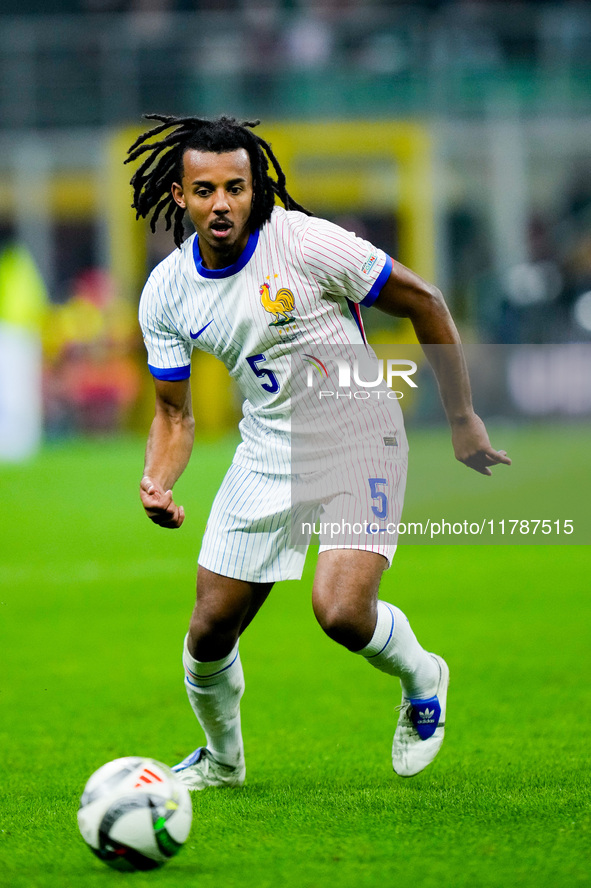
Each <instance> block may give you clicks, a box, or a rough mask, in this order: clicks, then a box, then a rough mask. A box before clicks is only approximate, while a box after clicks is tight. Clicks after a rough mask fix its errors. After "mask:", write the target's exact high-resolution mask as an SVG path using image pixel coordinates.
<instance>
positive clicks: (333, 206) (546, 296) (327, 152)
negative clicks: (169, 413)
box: [0, 0, 591, 461]
mask: <svg viewBox="0 0 591 888" xmlns="http://www.w3.org/2000/svg"><path fill="white" fill-rule="evenodd" d="M0 26H1V32H2V40H1V41H0V460H4V461H12V460H19V459H23V458H26V457H27V456H28V455H30V454H31V453H33V452H34V451H35V450H36V449H37V448H38V446H39V443H40V441H41V440H42V439H43V440H47V439H53V438H59V437H63V436H71V435H75V434H78V433H88V432H96V431H98V432H101V433H104V432H114V433H115V432H118V431H121V430H129V429H138V428H141V429H145V428H146V427H147V424H148V422H149V419H150V413H151V403H152V394H151V383H150V380H149V378H148V374H147V372H146V370H145V359H144V352H143V346H142V344H141V341H140V337H139V331H138V329H137V324H136V311H137V302H138V298H139V293H140V291H141V287H142V284H143V282H144V280H145V277H146V275H147V273H148V272H149V270H150V268H151V267H152V266H153V265H154V264H155V263H156V262H157V261H159V260H160V259H161V258H162V257H163V256H164V255H166V254H167V253H168V252H169V251H170V250H171V249H172V248H173V243H172V238H171V236H170V234H169V233H165V232H163V231H162V232H159V233H158V234H157V236H155V237H154V236H151V235H149V234H148V233H147V230H146V227H145V226H144V225H143V224H141V225H140V224H138V223H136V222H135V220H134V216H133V212H132V211H131V209H130V207H129V204H130V191H129V187H128V184H127V182H128V179H129V175H130V171H129V168H128V167H125V168H124V167H123V165H122V162H123V159H124V156H125V150H126V148H127V146H128V145H129V143H130V142H131V140H132V138H133V136H134V133H135V132H137V131H138V128H139V127H141V126H142V121H141V115H142V113H144V112H149V111H159V112H163V113H175V114H183V113H193V114H201V115H206V116H208V115H209V116H211V115H216V114H220V113H229V114H234V115H236V116H239V117H242V116H243V117H247V118H253V117H260V118H261V119H262V121H263V125H262V126H261V133H262V134H263V135H264V136H266V137H267V138H270V139H271V141H272V143H273V145H274V147H275V148H276V151H277V153H278V156H279V157H280V159H281V161H282V163H284V165H285V168H286V172H287V175H288V182H289V183H290V185H291V190H292V193H294V194H295V196H296V197H297V198H298V200H300V201H302V202H303V203H304V204H307V205H308V206H310V207H311V208H312V209H313V210H314V211H315V212H317V213H318V214H321V215H325V216H328V217H329V218H332V219H334V220H335V221H337V222H339V223H341V224H343V225H344V226H345V227H349V228H352V229H354V230H356V231H357V232H358V233H359V234H361V235H365V236H367V237H369V238H370V239H371V240H373V241H375V242H376V243H377V244H379V245H380V246H383V247H384V248H385V249H387V250H390V251H391V252H392V253H393V255H395V256H397V257H398V258H399V259H400V260H401V261H402V262H405V263H406V264H408V265H411V266H412V267H413V268H415V269H416V270H417V271H419V272H420V273H422V274H423V275H424V276H425V277H427V278H429V279H431V280H433V281H434V282H436V283H437V284H438V285H439V286H440V287H441V288H442V290H443V291H444V293H445V294H446V297H447V299H448V301H449V303H450V304H451V307H452V309H453V311H454V314H455V316H456V318H457V320H458V322H459V326H460V327H461V330H462V334H463V337H464V339H465V340H466V341H468V342H472V343H477V342H481V343H499V344H503V345H517V344H521V345H523V346H527V347H533V346H534V345H537V346H539V347H541V349H542V350H541V351H540V348H538V350H537V351H536V353H535V356H534V357H532V356H531V355H532V353H531V351H530V352H526V353H525V356H524V352H523V350H522V351H521V352H520V353H519V355H520V356H519V360H520V361H521V364H519V367H520V368H521V369H523V367H526V371H527V372H525V375H524V374H523V373H517V374H516V373H513V375H511V372H510V369H509V368H507V370H506V372H505V373H504V377H505V380H504V386H505V390H506V391H504V392H503V395H502V397H501V398H500V399H499V397H496V399H495V398H493V403H495V404H496V409H499V407H498V405H499V400H500V402H501V403H502V405H503V408H502V412H503V411H505V412H507V413H508V414H523V415H526V416H529V417H530V418H531V416H532V415H540V416H544V415H545V414H548V413H554V414H558V415H561V414H562V415H563V416H564V417H566V416H569V417H570V418H572V417H573V416H574V417H575V418H576V417H588V415H589V413H590V412H591V395H590V394H589V392H588V388H589V386H585V385H584V384H583V388H580V390H579V393H578V396H577V397H574V398H573V397H572V380H573V371H574V377H577V376H578V377H579V378H580V379H585V378H589V376H590V372H589V371H590V370H591V358H590V348H591V345H589V343H591V89H590V84H591V53H590V51H589V46H590V45H591V5H590V4H588V3H585V2H576V0H573V2H565V3H553V2H519V3H509V2H502V0H497V2H469V0H464V2H445V0H429V2H427V0H425V2H414V3H412V4H411V3H398V2H392V0H390V2H386V0H323V2H320V0H310V2H307V0H218V2H215V3H212V2H209V3H208V2H190V0H132V2H129V0H43V2H41V0H25V2H24V3H18V2H17V0H4V3H3V4H2V8H1V13H0ZM381 323H382V321H381V319H380V317H379V315H378V313H374V314H373V315H371V314H369V315H366V324H367V326H368V328H369V331H370V334H371V335H372V337H373V338H374V340H375V341H390V340H391V339H392V338H393V337H394V339H396V338H397V339H400V340H404V339H405V337H406V334H407V331H406V330H405V328H404V327H401V328H400V329H399V330H397V331H394V334H393V333H392V328H391V326H390V328H389V332H385V331H382V330H381V328H380V324H381ZM569 343H579V344H580V347H579V349H578V351H576V353H574V354H575V357H574V358H572V359H569V361H570V363H569V362H567V363H568V368H567V370H566V371H564V372H563V373H562V377H561V371H560V369H559V370H558V371H557V370H556V368H557V367H559V368H560V367H561V366H564V360H563V357H564V355H565V351H564V345H566V344H569ZM585 344H587V346H585ZM559 345H560V346H562V347H563V350H562V351H556V347H557V346H559ZM507 353H508V354H514V350H509V352H507ZM570 353H571V354H572V350H571V352H570ZM2 354H3V355H4V357H3V358H2ZM528 354H529V356H530V357H529V358H528V357H527V355H528ZM195 360H196V361H199V362H200V366H199V373H198V374H197V375H198V378H199V379H200V380H201V381H203V380H207V384H201V385H199V387H198V390H196V391H195V397H196V401H197V404H196V413H197V416H198V432H208V433H211V432H213V433H217V432H223V431H225V430H227V429H230V428H234V427H235V423H236V419H237V416H238V415H239V399H238V398H237V396H236V393H235V392H234V391H233V389H232V388H231V384H230V382H229V381H228V380H227V378H226V374H225V371H224V368H223V367H222V366H221V365H220V366H219V367H218V366H217V364H215V365H214V364H210V363H209V361H208V360H207V359H206V358H205V357H203V356H201V355H197V356H196V359H195ZM505 363H507V362H505ZM528 367H529V368H530V369H529V370H527V368H528ZM532 368H533V369H532ZM528 373H529V376H528ZM195 375H196V374H194V376H195ZM517 376H519V377H520V379H521V382H520V383H519V384H518V387H517V389H515V386H513V384H512V383H511V378H515V377H517ZM534 377H535V378H534ZM524 379H525V382H524V381H523V380H524ZM507 380H508V381H507ZM528 380H529V381H528ZM520 386H521V388H520ZM524 386H525V387H524ZM540 387H541V388H542V389H543V392H542V394H541V395H540V392H539V389H540ZM549 387H550V388H552V392H551V393H550V395H549V396H548V397H546V394H544V393H547V392H548V389H549ZM205 391H207V392H209V395H208V396H207V400H204V398H205V397H206V396H205V395H204V392H205ZM569 391H570V392H571V394H570V395H569ZM506 392H508V394H507V393H506ZM536 392H537V394H538V397H537V400H536V398H535V397H532V393H533V395H535V394H536ZM532 404H534V407H532ZM535 405H537V406H535Z"/></svg>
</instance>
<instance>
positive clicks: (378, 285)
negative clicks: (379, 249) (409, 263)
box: [361, 256, 394, 308]
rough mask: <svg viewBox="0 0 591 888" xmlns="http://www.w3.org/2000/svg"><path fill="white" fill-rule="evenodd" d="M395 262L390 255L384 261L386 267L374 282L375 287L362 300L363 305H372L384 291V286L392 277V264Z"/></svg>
mask: <svg viewBox="0 0 591 888" xmlns="http://www.w3.org/2000/svg"><path fill="white" fill-rule="evenodd" d="M393 265H394V262H393V261H392V259H391V258H390V256H386V261H385V262H384V267H383V268H382V270H381V271H380V273H379V275H378V277H377V278H376V280H375V281H374V282H373V287H372V288H371V290H370V291H369V293H368V294H367V296H366V297H365V299H362V300H361V305H364V306H365V307H366V308H369V307H370V305H373V304H374V302H375V301H376V299H377V298H378V296H379V295H380V293H381V292H382V287H383V286H384V284H385V283H386V281H387V280H388V278H389V277H390V273H391V271H392V266H393Z"/></svg>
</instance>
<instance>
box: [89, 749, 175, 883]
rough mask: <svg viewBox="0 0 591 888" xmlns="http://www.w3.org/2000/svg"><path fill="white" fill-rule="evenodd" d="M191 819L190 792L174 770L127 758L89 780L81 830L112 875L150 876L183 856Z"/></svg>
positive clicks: (114, 762)
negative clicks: (141, 873)
mask: <svg viewBox="0 0 591 888" xmlns="http://www.w3.org/2000/svg"><path fill="white" fill-rule="evenodd" d="M192 816H193V809H192V807H191V797H190V795H189V791H188V790H187V788H186V786H183V785H182V783H179V781H178V780H177V778H176V775H175V774H174V773H173V772H172V771H171V770H170V768H168V767H167V766H166V765H163V764H161V763H160V762H157V761H154V759H151V758H142V757H140V756H128V757H127V758H119V759H115V760H114V761H112V762H108V763H107V764H106V765H103V766H102V768H99V769H98V771H95V772H94V774H93V775H92V776H91V777H90V779H89V781H88V783H87V784H86V786H85V787H84V792H83V793H82V798H81V799H80V808H79V809H78V827H79V828H80V832H81V833H82V838H83V839H84V841H85V842H86V844H87V845H88V847H89V848H90V850H91V851H92V852H93V853H94V854H96V856H97V857H98V858H99V860H102V861H104V863H106V864H107V865H108V866H111V867H113V869H117V870H127V871H131V870H151V869H156V868H157V867H160V866H163V864H165V863H166V861H167V860H170V858H171V857H174V856H175V854H178V852H179V850H180V849H181V847H182V845H183V843H184V842H185V841H186V839H187V836H188V835H189V830H190V829H191V819H192Z"/></svg>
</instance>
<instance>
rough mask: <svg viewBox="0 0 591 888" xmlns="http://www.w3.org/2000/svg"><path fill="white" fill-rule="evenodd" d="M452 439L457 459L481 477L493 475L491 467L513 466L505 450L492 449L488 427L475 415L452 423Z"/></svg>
mask: <svg viewBox="0 0 591 888" xmlns="http://www.w3.org/2000/svg"><path fill="white" fill-rule="evenodd" d="M451 439H452V444H453V448H454V452H455V455H456V459H457V460H459V461H460V462H463V463H464V465H465V466H468V468H470V469H474V471H476V472H480V474H481V475H492V472H491V470H490V467H491V466H496V465H499V464H502V465H506V466H510V465H511V460H510V459H509V457H508V456H507V453H506V451H505V450H495V449H494V447H492V445H491V443H490V441H489V438H488V433H487V431H486V427H485V425H484V423H483V422H482V420H481V419H480V417H479V416H477V415H476V414H475V413H474V414H472V416H471V417H469V418H468V419H466V420H464V421H461V422H456V423H452V432H451Z"/></svg>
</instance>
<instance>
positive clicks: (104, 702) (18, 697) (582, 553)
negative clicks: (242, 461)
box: [0, 427, 591, 888]
mask: <svg viewBox="0 0 591 888" xmlns="http://www.w3.org/2000/svg"><path fill="white" fill-rule="evenodd" d="M496 431H497V430H495V432H496ZM491 437H492V436H491ZM494 441H495V443H496V444H497V446H506V448H507V450H509V452H510V455H511V456H513V458H514V465H513V467H512V468H511V469H504V468H502V467H499V468H498V469H497V470H496V472H495V476H496V477H494V478H492V479H490V478H489V479H486V478H481V477H479V476H477V475H476V474H475V473H470V472H469V471H468V470H467V469H465V468H464V467H462V466H459V465H457V464H456V463H455V462H454V460H453V457H452V454H451V450H450V449H449V445H448V443H447V440H446V434H445V433H444V432H443V430H442V431H436V432H429V433H427V432H420V431H417V432H415V433H414V434H413V435H412V438H411V444H412V450H413V456H414V459H413V463H412V469H411V476H410V481H409V488H408V495H407V504H408V514H409V515H413V514H415V515H425V516H428V515H429V514H430V509H431V510H435V508H436V509H437V512H438V514H439V515H441V516H442V517H445V514H444V513H445V509H448V508H450V509H455V511H456V512H457V513H458V514H460V513H461V511H462V509H467V510H468V511H469V510H470V509H471V508H472V507H474V508H476V506H477V507H478V509H479V510H480V511H481V512H482V514H485V513H486V511H487V509H489V508H490V509H491V510H496V511H495V513H494V514H495V515H501V514H504V515H505V517H507V518H510V517H518V518H535V517H538V518H539V517H550V518H552V517H558V516H554V515H553V514H546V515H540V514H534V512H535V513H538V512H539V511H540V509H542V508H546V509H547V510H549V509H554V508H556V509H568V508H570V507H572V509H576V508H579V507H582V508H579V512H580V515H581V521H583V520H584V519H585V514H587V517H588V512H589V502H590V500H589V499H588V498H587V496H586V491H585V490H584V486H585V485H587V488H588V485H589V470H588V463H589V458H588V454H589V448H590V445H591V435H590V434H589V431H588V430H585V429H582V428H577V427H573V428H572V429H571V430H570V431H568V430H563V434H562V436H561V438H560V439H559V440H557V439H556V437H555V436H553V435H549V434H548V432H547V430H546V429H544V428H543V427H539V428H535V427H534V428H531V427H530V428H527V429H522V430H520V429H518V428H506V429H500V430H498V433H495V436H494ZM234 443H235V442H234V441H233V440H232V441H224V442H223V443H222V444H219V443H216V444H215V445H209V446H208V445H207V444H205V443H201V444H198V445H197V446H196V449H195V453H194V457H193V460H192V463H191V465H190V467H189V469H188V470H187V473H186V474H185V476H184V477H183V478H182V479H181V481H180V482H179V484H178V487H177V492H178V499H179V500H180V501H181V502H182V503H183V504H184V505H185V508H186V510H187V520H186V522H185V525H184V526H183V528H182V529H181V530H180V531H175V532H171V531H165V530H161V529H159V528H156V527H154V526H152V525H151V524H150V523H149V522H148V521H147V520H146V519H145V517H144V516H143V513H142V511H141V508H140V505H139V501H138V498H137V486H138V481H139V475H140V471H141V464H142V457H143V442H142V441H141V440H139V439H136V438H127V439H122V440H106V441H82V442H75V443H66V444H60V445H54V446H53V447H49V448H47V449H46V450H45V451H44V452H43V454H42V455H41V456H40V457H39V458H37V459H36V460H35V461H34V462H33V463H31V464H30V465H27V466H23V467H13V468H7V467H3V468H0V486H1V489H2V503H3V508H2V514H1V516H0V549H1V553H2V554H1V559H0V583H1V587H0V588H1V591H0V665H1V669H0V750H1V755H0V773H1V775H2V776H1V780H0V886H2V888H9V886H10V888H78V886H84V888H105V886H111V885H122V884H123V883H124V882H125V883H126V884H127V883H129V884H132V883H133V886H134V888H144V886H175V888H176V886H181V885H182V886H187V888H193V886H195V888H271V886H272V888H279V886H280V888H321V886H322V888H324V886H329V885H333V884H338V885H339V886H343V888H348V886H355V888H376V886H379V888H382V886H383V888H390V886H401V888H405V886H416V888H464V886H465V888H468V886H470V888H487V886H503V888H506V886H521V885H523V886H526V885H527V886H530V885H531V886H565V888H566V886H569V888H570V886H575V885H583V884H588V883H589V879H590V871H591V867H590V866H589V861H590V860H591V841H590V816H589V795H590V793H589V760H590V754H589V748H590V740H589V729H590V722H591V716H590V713H591V694H590V691H589V675H590V674H591V653H590V645H589V632H588V627H589V623H590V620H589V616H590V613H589V612H590V609H591V605H590V602H589V587H590V583H589V575H590V568H591V558H590V551H591V550H590V548H589V546H588V545H577V546H573V545H570V546H566V545H560V546H558V545H503V546H495V545H480V546H474V545H445V546H441V545H438V546H434V545H405V546H401V547H400V548H399V551H398V553H397V555H396V559H395V562H394V566H393V568H392V569H391V570H390V571H389V572H388V573H387V574H386V575H385V577H384V581H383V586H382V596H383V597H384V598H385V599H386V600H390V601H393V602H395V603H396V604H398V605H400V606H401V607H402V608H403V609H404V610H405V611H406V612H407V614H408V615H409V617H410V619H411V622H412V624H413V627H414V628H415V629H416V631H417V634H418V635H419V637H420V639H421V640H422V642H423V644H425V645H426V646H428V647H431V648H433V649H436V650H437V651H439V652H440V653H442V654H443V655H444V656H445V657H446V658H447V659H448V662H449V664H450V668H451V674H452V683H451V692H450V701H449V708H448V732H447V736H446V741H445V743H444V746H443V749H442V752H441V754H440V756H439V757H438V759H437V760H436V761H435V762H434V764H433V765H432V766H431V767H430V768H429V769H428V770H426V771H425V772H423V773H422V774H420V775H419V776H417V777H415V778H414V779H412V780H407V781H404V780H401V779H400V778H397V777H396V776H395V775H394V774H393V773H392V770H391V764H390V745H391V739H392V731H393V726H394V712H393V707H394V706H395V705H396V704H397V703H398V702H399V691H398V688H397V685H396V683H395V682H393V681H392V680H391V679H388V678H387V677H386V676H384V675H383V674H381V673H378V672H376V671H375V670H372V669H371V668H369V667H368V666H367V665H366V664H365V663H364V662H363V661H362V660H361V659H359V658H356V657H354V656H352V655H350V654H348V653H347V652H346V651H344V650H342V649H340V648H338V647H337V646H336V645H334V644H333V643H332V642H330V641H329V640H328V639H327V638H325V637H324V636H323V634H322V632H321V631H320V629H319V628H318V627H317V625H316V624H315V622H314V619H313V615H312V611H311V607H310V603H309V599H310V587H311V580H312V575H313V569H314V563H315V554H316V553H315V552H314V550H312V551H311V552H310V556H309V559H308V563H307V566H306V571H305V575H304V578H303V580H302V581H301V582H300V583H295V582H289V583H284V584H279V585H278V586H276V588H275V589H274V591H273V593H272V595H271V597H270V599H269V601H268V603H267V604H266V605H265V607H264V608H263V610H262V611H261V613H260V615H259V617H258V618H257V620H255V622H254V624H253V625H252V626H251V627H250V628H249V630H248V631H247V633H246V634H245V636H244V638H243V640H242V646H241V650H242V658H243V662H244V668H245V674H246V682H247V692H246V694H245V696H244V698H243V728H244V734H245V744H246V752H247V765H248V776H247V785H246V787H245V788H244V789H242V790H237V791H220V792H216V791H207V792H204V793H202V794H197V795H196V796H194V797H193V798H194V823H193V829H192V832H191V835H190V837H189V840H188V842H187V844H186V847H185V848H184V849H183V850H182V851H181V853H180V854H179V856H178V857H177V858H175V859H173V860H172V861H171V862H170V863H169V864H167V866H166V867H165V868H164V869H162V870H159V871H155V872H152V873H147V874H141V873H137V874H131V875H126V874H120V873H115V872H113V871H111V870H109V869H108V868H107V867H105V866H103V865H102V864H101V863H100V862H99V861H97V860H96V859H95V858H93V857H92V855H91V854H90V852H89V851H88V850H87V848H86V847H85V846H84V844H83V842H82V839H81V838H80V836H79V834H78V831H77V826H76V810H77V806H78V800H79V796H80V793H81V790H82V787H83V786H84V783H85V781H86V780H87V778H88V776H89V775H90V774H91V772H92V771H94V770H95V769H96V768H97V767H99V766H100V765H101V764H103V763H104V762H106V761H109V760H110V759H113V758H116V757H118V756H122V755H132V754H146V755H150V756H153V757H155V758H157V759H160V760H162V761H165V762H168V763H173V762H174V761H176V760H178V759H179V758H181V757H182V756H184V755H186V754H187V753H188V752H189V751H190V750H191V749H193V748H194V747H195V746H197V745H198V744H199V743H200V742H201V739H202V737H201V733H200V730H199V729H198V726H197V725H196V723H195V721H194V718H193V716H192V714H191V712H190V709H189V706H188V703H187V701H186V696H185V692H184V688H183V683H182V668H181V644H182V638H183V634H184V632H185V630H186V625H187V621H188V617H189V613H190V609H191V606H192V602H193V587H194V566H195V559H196V556H197V552H198V548H199V540H200V535H201V533H202V531H203V528H204V525H205V521H206V518H207V514H208V510H209V506H210V503H211V500H212V498H213V495H214V493H215V490H216V488H217V486H218V484H219V481H220V479H221V477H222V475H223V473H224V471H225V468H226V467H227V465H228V464H229V462H230V459H231V454H232V450H233V446H234ZM435 454H436V457H435V456H434V455H435ZM434 460H435V461H434ZM550 488H552V489H553V490H554V492H555V494H556V497H557V499H556V502H555V501H554V500H553V499H552V497H551V496H550V493H549V491H550ZM565 491H566V494H565ZM560 492H562V493H560ZM559 494H560V495H559ZM565 496H566V499H565ZM561 497H562V499H561ZM503 510H505V511H503ZM442 513H443V514H442ZM491 514H492V513H491ZM405 515H406V513H405ZM565 515H566V513H565ZM566 517H568V515H566ZM587 542H589V540H588V539H587Z"/></svg>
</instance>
